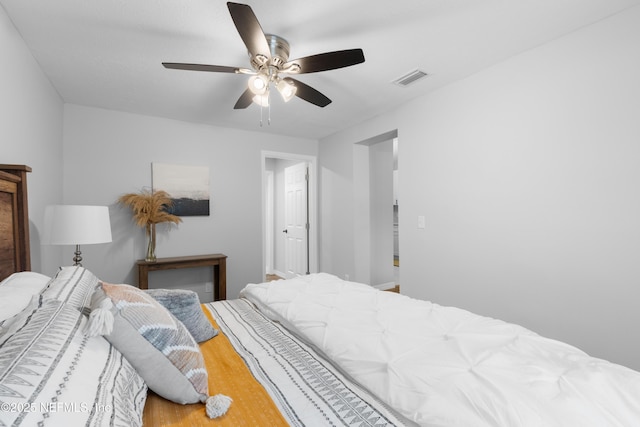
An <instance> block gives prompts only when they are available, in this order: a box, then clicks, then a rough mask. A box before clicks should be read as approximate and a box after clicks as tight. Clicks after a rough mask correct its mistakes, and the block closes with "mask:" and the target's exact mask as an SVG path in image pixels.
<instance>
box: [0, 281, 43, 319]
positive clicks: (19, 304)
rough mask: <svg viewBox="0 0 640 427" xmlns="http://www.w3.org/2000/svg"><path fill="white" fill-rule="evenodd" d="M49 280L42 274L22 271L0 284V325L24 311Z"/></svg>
mask: <svg viewBox="0 0 640 427" xmlns="http://www.w3.org/2000/svg"><path fill="white" fill-rule="evenodd" d="M49 280H51V278H50V277H47V276H45V275H44V274H40V273H35V272H32V271H23V272H20V273H13V274H12V275H11V276H9V277H7V278H6V279H4V280H3V281H2V282H0V324H1V323H3V322H4V321H5V320H7V319H10V318H12V317H13V316H15V315H16V314H18V313H20V312H21V311H22V310H24V309H25V307H27V306H28V305H29V302H30V301H31V298H32V297H33V296H34V295H37V294H38V293H40V291H41V290H42V289H44V287H45V286H46V285H47V283H49Z"/></svg>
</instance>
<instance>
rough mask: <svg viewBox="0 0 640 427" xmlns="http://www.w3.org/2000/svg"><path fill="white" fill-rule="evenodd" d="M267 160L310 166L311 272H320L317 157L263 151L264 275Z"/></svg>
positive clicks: (263, 268) (264, 257)
mask: <svg viewBox="0 0 640 427" xmlns="http://www.w3.org/2000/svg"><path fill="white" fill-rule="evenodd" d="M267 159H279V160H295V161H300V162H307V164H308V165H309V191H308V194H307V197H308V199H309V219H308V221H309V271H310V272H311V273H317V272H318V235H319V223H318V163H317V157H316V156H311V155H305V154H296V153H284V152H277V151H262V152H261V154H260V162H261V165H260V167H261V177H262V180H261V181H262V204H261V206H262V270H261V271H262V274H265V273H266V270H267V261H266V257H267V254H268V249H267V242H268V241H269V239H268V238H267V232H268V231H267V226H266V221H267V209H266V200H267V197H268V196H267V194H266V188H267V185H266V184H267V182H266V181H267V174H266V161H267Z"/></svg>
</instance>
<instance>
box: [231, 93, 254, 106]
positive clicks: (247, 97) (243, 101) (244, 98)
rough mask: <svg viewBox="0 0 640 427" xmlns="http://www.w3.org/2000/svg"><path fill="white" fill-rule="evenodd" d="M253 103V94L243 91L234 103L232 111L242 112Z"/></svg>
mask: <svg viewBox="0 0 640 427" xmlns="http://www.w3.org/2000/svg"><path fill="white" fill-rule="evenodd" d="M252 102H253V92H251V91H250V90H249V89H247V90H245V91H244V92H243V93H242V95H240V98H238V100H237V101H236V105H234V106H233V109H234V110H242V109H243V108H247V107H248V106H249V105H251V103H252Z"/></svg>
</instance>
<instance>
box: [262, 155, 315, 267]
mask: <svg viewBox="0 0 640 427" xmlns="http://www.w3.org/2000/svg"><path fill="white" fill-rule="evenodd" d="M316 170H317V169H316V158H315V157H313V156H305V155H296V154H289V153H274V152H263V153H262V177H263V180H262V181H263V189H262V201H263V203H262V206H263V216H262V217H263V233H262V237H263V239H262V241H263V272H264V274H265V276H266V277H267V278H269V279H271V278H274V277H275V278H278V277H279V278H291V277H295V276H299V275H304V274H309V273H312V272H317V271H318V261H317V253H318V250H317V235H318V226H317V220H316V218H317V215H316V209H317V202H316V194H317V190H316V189H317V185H316V182H317V172H316Z"/></svg>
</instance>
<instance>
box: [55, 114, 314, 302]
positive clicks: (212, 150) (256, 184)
mask: <svg viewBox="0 0 640 427" xmlns="http://www.w3.org/2000/svg"><path fill="white" fill-rule="evenodd" d="M263 150H267V151H277V152H287V153H295V154H304V155H316V154H317V141H313V140H304V139H299V138H289V137H283V136H276V135H270V134H262V133H258V132H245V131H238V130H233V129H228V128H219V127H212V126H205V125H197V124H191V123H185V122H179V121H172V120H167V119H160V118H153V117H147V116H140V115H134V114H126V113H120V112H114V111H108V110H101V109H96V108H89V107H82V106H77V105H66V106H65V115H64V157H65V169H64V201H65V203H68V204H103V205H110V206H111V208H110V213H111V226H112V232H113V238H114V241H113V243H110V244H102V245H87V246H83V248H82V249H83V250H82V252H83V257H84V259H85V262H84V265H85V267H87V268H89V269H90V270H92V271H94V272H95V273H96V274H97V275H98V276H99V277H101V278H102V279H103V280H106V281H118V282H126V283H132V284H136V283H137V270H135V269H134V265H135V261H136V260H137V259H140V258H143V257H144V252H145V236H144V231H143V229H140V228H137V227H135V226H134V225H133V224H132V223H131V214H130V211H129V210H128V209H126V208H123V207H121V206H120V205H117V204H116V203H115V201H116V200H117V198H118V197H119V196H120V195H122V194H124V193H129V192H136V191H139V190H140V189H141V188H142V187H145V186H146V187H150V186H151V163H152V162H159V163H169V164H184V165H196V166H208V167H209V169H210V174H211V181H210V193H211V204H210V210H211V215H210V216H209V217H183V218H182V219H183V222H182V223H181V224H180V225H179V226H178V227H177V228H176V227H174V228H172V229H170V230H169V229H167V227H159V228H158V245H157V250H156V255H157V256H158V257H169V256H180V255H196V254H206V253H224V254H226V255H227V256H228V257H229V258H228V260H227V297H228V298H235V297H237V296H238V293H239V291H240V290H241V289H242V287H244V285H246V284H247V283H249V282H262V281H264V272H263V271H262V226H263V225H262V206H261V197H262V177H261V169H262V164H261V162H262V159H261V153H262V151H263ZM65 257H68V258H69V260H71V258H72V257H73V255H72V248H68V250H67V253H66V254H65ZM209 275H210V273H209V271H208V270H207V269H196V270H180V271H173V272H171V271H169V272H152V273H151V275H150V286H152V287H172V286H176V287H183V288H192V289H195V290H196V291H198V292H199V293H200V296H201V299H203V300H206V298H205V296H203V294H202V292H203V289H204V285H203V282H205V281H207V280H208V279H209ZM209 297H211V295H209Z"/></svg>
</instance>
